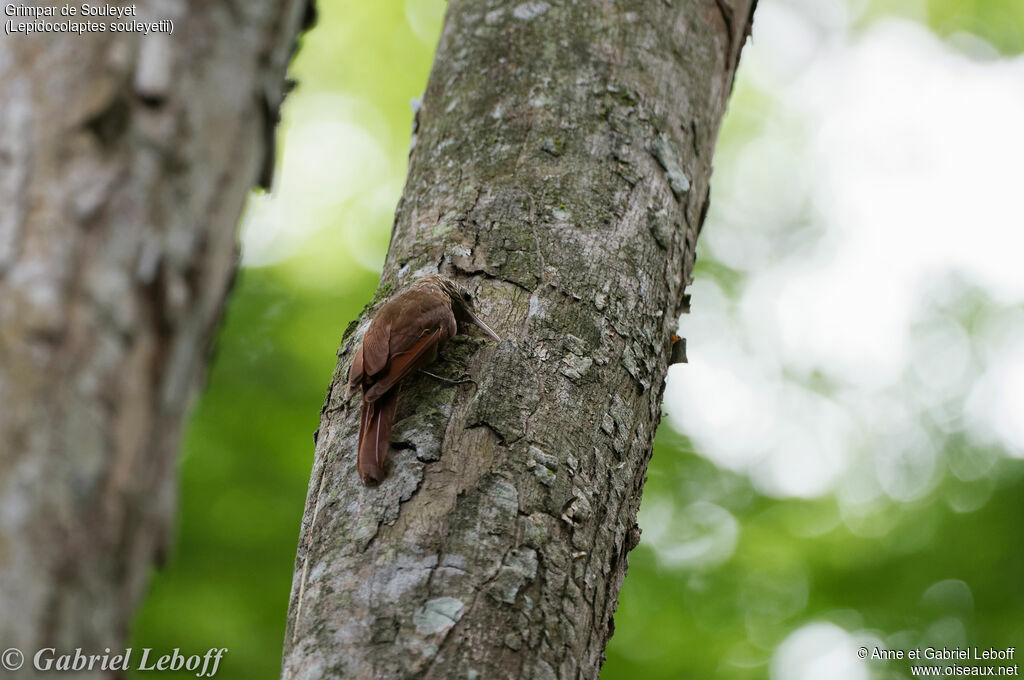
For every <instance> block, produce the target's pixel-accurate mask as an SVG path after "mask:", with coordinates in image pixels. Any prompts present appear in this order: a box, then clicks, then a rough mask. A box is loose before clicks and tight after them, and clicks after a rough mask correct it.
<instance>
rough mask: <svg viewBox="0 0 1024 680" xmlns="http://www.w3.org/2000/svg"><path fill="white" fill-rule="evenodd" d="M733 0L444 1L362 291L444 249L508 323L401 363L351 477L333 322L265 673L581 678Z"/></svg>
mask: <svg viewBox="0 0 1024 680" xmlns="http://www.w3.org/2000/svg"><path fill="white" fill-rule="evenodd" d="M753 4H754V3H753V2H751V1H750V0H735V1H734V2H732V3H728V2H726V0H718V1H716V0H674V1H673V2H668V1H666V2H625V3H614V4H612V3H598V2H578V3H564V4H560V3H548V2H532V1H531V2H523V3H521V4H514V3H512V4H506V3H489V4H488V5H486V6H484V5H483V4H482V3H475V2H467V1H466V0H452V2H450V4H449V9H448V14H447V17H446V20H445V26H444V29H443V33H442V36H441V40H440V45H439V47H438V51H437V56H436V59H435V62H434V66H433V71H432V73H431V76H430V82H429V85H428V87H427V90H426V93H425V95H424V98H423V105H422V109H421V110H420V111H419V113H418V130H417V131H416V134H415V135H414V140H413V141H414V151H413V153H412V157H411V165H410V169H409V178H408V182H407V184H406V187H405V193H404V196H403V197H402V200H401V203H400V204H399V207H398V211H397V215H396V218H395V224H394V232H393V235H392V240H391V248H390V250H389V252H388V256H387V261H386V263H385V265H384V273H383V275H382V277H381V281H382V284H381V288H380V289H379V291H378V296H377V300H375V303H376V304H378V305H379V302H380V300H383V299H384V298H385V297H387V296H388V295H390V294H391V293H392V292H393V291H398V290H400V289H401V288H402V287H404V286H405V285H407V284H408V283H409V282H411V281H413V280H414V279H415V278H417V277H419V276H421V275H423V274H426V273H429V272H436V271H438V270H440V271H442V272H444V273H448V274H452V275H454V276H457V277H459V278H460V279H461V280H462V281H463V282H464V283H466V284H468V285H469V286H470V288H471V289H473V290H475V291H476V293H477V299H478V303H477V305H478V310H479V311H480V313H481V316H482V317H483V318H484V319H485V320H486V321H488V322H489V323H491V324H492V325H493V326H495V327H496V329H497V330H498V332H499V333H500V334H502V335H503V337H504V340H503V341H502V342H501V343H500V344H494V343H489V342H485V341H484V340H483V339H482V338H481V336H480V335H473V336H469V337H467V336H459V337H457V338H456V339H455V340H454V341H453V342H452V343H451V344H450V345H449V346H448V348H447V349H446V350H445V351H444V352H443V354H442V361H441V362H439V363H438V364H437V366H436V368H435V370H436V371H440V372H442V373H444V374H446V375H447V376H448V377H451V378H455V377H459V376H460V374H462V373H463V372H467V373H469V374H470V375H471V376H472V378H473V380H474V381H475V383H466V384H463V385H459V386H452V385H448V384H445V383H440V382H438V381H436V380H434V379H432V378H429V377H427V376H418V377H415V378H413V379H411V380H410V381H409V383H408V384H407V385H406V386H405V387H404V388H403V391H402V394H401V397H400V400H399V406H398V416H397V420H396V424H395V434H394V448H393V450H392V455H391V458H392V471H391V475H390V477H389V478H388V479H387V480H386V481H385V482H384V483H383V484H382V485H381V486H380V487H378V488H369V489H368V488H365V487H363V486H362V485H361V484H360V483H359V479H358V476H357V474H356V462H355V456H356V437H357V421H358V413H359V407H358V403H357V402H356V401H355V400H353V402H352V403H350V404H346V403H345V402H344V400H343V395H344V389H345V385H344V383H345V375H346V372H347V370H348V365H349V363H350V360H351V356H352V353H353V350H354V348H355V347H356V346H357V344H356V343H358V342H359V341H360V340H361V335H362V333H363V332H364V330H365V328H366V325H367V322H368V320H369V318H370V317H371V316H372V313H373V308H370V309H368V310H367V311H366V312H365V313H364V314H363V316H362V318H361V319H360V320H358V321H357V322H354V323H353V324H352V325H351V326H350V327H349V330H348V331H347V332H346V334H345V338H344V339H343V340H342V345H341V349H340V351H339V361H338V364H337V368H336V369H335V373H334V377H333V380H332V382H331V386H330V388H329V390H328V395H327V401H326V404H325V406H324V410H323V412H322V416H321V422H320V429H319V430H318V438H317V446H316V454H315V462H314V467H313V474H312V478H311V481H310V487H309V495H308V499H307V503H306V511H305V516H304V518H303V523H302V530H301V536H300V540H299V550H298V556H297V560H296V568H295V578H294V583H293V587H292V597H291V606H290V613H289V621H288V630H287V634H286V640H285V654H284V672H283V674H284V677H286V678H399V677H424V678H456V677H458V678H504V677H523V678H555V677H559V678H576V677H586V678H595V677H597V674H598V671H599V668H600V666H601V662H602V660H603V650H604V647H605V644H606V642H607V641H608V638H609V637H610V636H611V633H612V627H613V626H612V614H613V612H614V611H615V607H616V602H617V597H618V593H619V588H620V586H621V583H622V579H623V577H624V575H625V571H626V553H627V552H628V551H629V550H630V549H631V548H633V547H634V546H635V545H636V543H637V541H638V539H639V530H638V529H637V527H636V523H635V517H636V510H637V506H638V505H639V502H640V492H641V489H642V487H643V482H644V474H645V470H646V467H647V461H648V459H649V456H650V452H651V446H652V442H653V437H654V430H655V427H656V426H657V423H658V420H659V418H660V409H661V395H662V391H663V384H664V382H663V381H664V378H665V373H666V370H667V367H668V364H669V362H670V359H669V357H670V355H671V351H672V350H671V334H672V332H673V331H674V330H675V328H676V323H677V319H678V316H679V314H680V313H681V312H682V311H684V310H685V308H686V296H685V295H684V287H685V283H688V281H689V276H690V272H691V270H692V267H693V260H694V246H695V244H696V239H697V234H698V233H699V230H700V225H701V222H702V220H703V217H704V214H705V212H706V210H707V205H708V178H709V175H710V171H711V158H712V153H713V150H714V144H715V138H716V136H717V132H718V127H719V122H720V119H721V117H722V114H723V111H724V108H725V103H726V99H727V96H728V94H729V91H730V88H731V83H732V79H733V74H734V71H735V68H736V64H737V61H738V58H739V54H740V50H741V48H742V46H743V44H744V42H745V40H746V37H747V35H748V33H749V30H750V21H751V17H752V14H753ZM396 449H397V450H396Z"/></svg>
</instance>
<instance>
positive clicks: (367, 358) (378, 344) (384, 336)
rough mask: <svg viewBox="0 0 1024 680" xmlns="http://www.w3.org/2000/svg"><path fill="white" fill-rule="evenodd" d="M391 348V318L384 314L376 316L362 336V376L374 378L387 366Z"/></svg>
mask: <svg viewBox="0 0 1024 680" xmlns="http://www.w3.org/2000/svg"><path fill="white" fill-rule="evenodd" d="M390 346H391V318H390V316H389V315H386V314H378V315H377V316H376V317H374V319H373V321H371V322H370V327H369V328H367V329H366V334H365V335H364V336H363V346H362V348H361V351H362V353H363V366H362V368H363V372H364V375H368V376H371V377H372V376H375V375H377V374H378V373H380V372H381V371H383V370H384V367H385V366H387V364H388V354H389V353H390V349H389V348H390Z"/></svg>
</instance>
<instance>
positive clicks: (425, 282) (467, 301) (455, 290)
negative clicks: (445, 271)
mask: <svg viewBox="0 0 1024 680" xmlns="http://www.w3.org/2000/svg"><path fill="white" fill-rule="evenodd" d="M415 285H416V286H417V287H419V286H422V287H425V288H433V289H435V290H438V291H440V292H442V293H444V294H445V295H447V296H448V299H449V300H450V301H451V305H452V312H453V313H454V314H455V318H456V319H457V320H458V321H461V322H470V323H474V324H476V325H477V326H479V327H480V328H481V329H482V330H483V331H484V333H487V335H489V336H491V338H493V339H494V340H495V341H497V342H501V338H500V337H498V334H497V333H495V332H494V331H493V330H491V327H490V326H488V325H487V324H485V323H484V322H483V321H482V320H481V319H480V317H478V316H477V315H476V312H474V310H473V296H472V294H470V292H469V291H468V290H466V289H465V288H463V287H462V286H460V285H459V284H457V283H455V282H454V281H452V280H451V279H449V278H448V277H446V276H441V275H440V274H428V275H427V276H424V277H423V278H422V279H420V280H419V281H417V282H416V284H415Z"/></svg>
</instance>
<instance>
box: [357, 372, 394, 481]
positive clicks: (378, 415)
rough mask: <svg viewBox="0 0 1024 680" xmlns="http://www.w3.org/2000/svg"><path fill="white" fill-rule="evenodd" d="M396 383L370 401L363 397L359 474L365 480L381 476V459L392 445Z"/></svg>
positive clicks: (382, 459)
mask: <svg viewBox="0 0 1024 680" xmlns="http://www.w3.org/2000/svg"><path fill="white" fill-rule="evenodd" d="M397 405H398V387H397V386H396V387H393V388H391V389H390V390H388V391H387V392H385V393H384V394H382V395H381V396H380V397H378V398H377V399H375V400H373V401H367V400H366V398H365V397H364V398H363V408H362V411H361V413H360V418H359V477H360V478H361V479H362V480H363V483H364V484H371V483H379V482H382V481H383V480H384V474H385V473H384V461H385V460H386V459H387V455H388V449H389V448H390V447H391V424H392V423H393V422H394V421H395V407H396V406H397Z"/></svg>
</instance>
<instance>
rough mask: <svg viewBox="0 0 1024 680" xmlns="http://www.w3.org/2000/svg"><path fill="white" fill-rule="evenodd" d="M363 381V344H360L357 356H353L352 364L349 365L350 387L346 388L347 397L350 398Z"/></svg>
mask: <svg viewBox="0 0 1024 680" xmlns="http://www.w3.org/2000/svg"><path fill="white" fill-rule="evenodd" d="M362 383H363V346H362V345H360V346H359V349H357V350H356V355H355V357H353V358H352V365H351V366H349V367H348V387H347V388H345V398H346V399H349V398H351V397H352V395H353V394H355V393H356V390H358V389H359V386H360V385H362Z"/></svg>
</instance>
